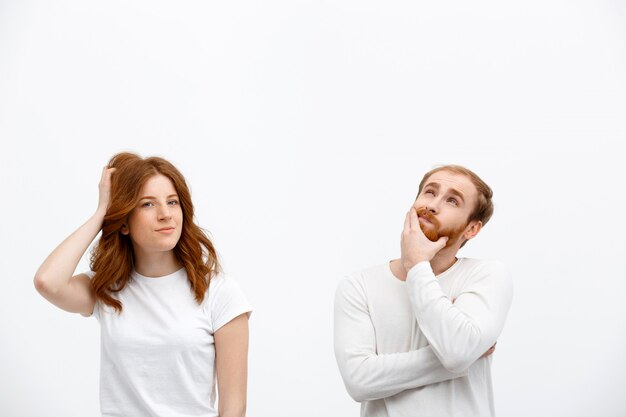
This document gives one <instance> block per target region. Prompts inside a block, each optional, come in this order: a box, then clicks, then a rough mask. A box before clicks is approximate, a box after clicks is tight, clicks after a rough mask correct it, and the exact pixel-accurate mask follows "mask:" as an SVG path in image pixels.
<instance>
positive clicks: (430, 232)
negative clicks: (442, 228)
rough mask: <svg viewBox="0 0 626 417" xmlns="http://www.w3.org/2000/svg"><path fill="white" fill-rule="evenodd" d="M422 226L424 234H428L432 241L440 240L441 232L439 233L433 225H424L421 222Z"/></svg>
mask: <svg viewBox="0 0 626 417" xmlns="http://www.w3.org/2000/svg"><path fill="white" fill-rule="evenodd" d="M420 228H421V229H422V232H423V233H424V236H426V237H427V238H428V240H430V241H431V242H436V241H438V240H439V237H440V236H439V233H437V231H436V230H435V228H434V227H433V226H424V225H423V224H420Z"/></svg>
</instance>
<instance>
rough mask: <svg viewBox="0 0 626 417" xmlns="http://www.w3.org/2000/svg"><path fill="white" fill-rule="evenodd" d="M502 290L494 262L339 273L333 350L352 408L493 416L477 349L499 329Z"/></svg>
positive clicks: (501, 272) (505, 285)
mask: <svg viewBox="0 0 626 417" xmlns="http://www.w3.org/2000/svg"><path fill="white" fill-rule="evenodd" d="M512 295H513V286H512V281H511V279H510V277H509V275H508V273H507V272H506V270H505V268H504V267H503V265H502V264H501V263H499V262H494V261H483V260H477V259H469V258H460V259H459V260H458V261H457V262H456V263H455V264H454V265H452V266H451V267H450V268H448V270H446V271H444V272H443V273H441V274H439V275H437V276H435V274H434V273H433V271H432V269H431V267H430V264H429V263H428V262H422V263H419V264H417V265H416V266H414V267H413V268H412V269H411V270H410V271H409V272H408V276H407V280H406V282H404V281H400V280H399V279H397V278H396V277H395V276H394V275H393V273H392V272H391V269H390V268H389V264H383V265H379V266H376V267H373V268H369V269H366V270H364V271H361V272H358V273H355V274H353V275H351V276H349V277H347V278H346V279H344V280H342V282H341V283H340V284H339V287H338V288H337V293H336V298H335V355H336V358H337V363H338V365H339V370H340V371H341V376H342V377H343V380H344V383H345V385H346V388H347V389H348V392H349V393H350V395H351V396H352V397H353V398H354V399H355V400H356V401H359V402H361V416H362V417H420V416H424V417H469V416H471V417H486V416H493V415H494V414H495V411H494V406H493V389H492V381H491V361H492V356H489V357H487V358H481V356H482V354H483V353H485V352H486V351H487V349H489V347H491V346H492V345H493V344H494V342H495V341H496V340H497V338H498V336H499V335H500V332H501V331H502V329H503V327H504V321H505V318H506V316H507V312H508V310H509V307H510V305H511V300H512ZM452 301H454V303H453V302H452ZM496 354H497V352H496Z"/></svg>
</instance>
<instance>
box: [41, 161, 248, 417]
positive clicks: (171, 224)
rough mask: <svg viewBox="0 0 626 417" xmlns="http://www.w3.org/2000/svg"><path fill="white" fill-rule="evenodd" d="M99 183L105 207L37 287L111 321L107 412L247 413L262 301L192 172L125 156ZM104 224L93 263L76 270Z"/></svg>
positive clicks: (105, 367)
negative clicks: (207, 210) (252, 340)
mask: <svg viewBox="0 0 626 417" xmlns="http://www.w3.org/2000/svg"><path fill="white" fill-rule="evenodd" d="M99 189H100V192H99V204H98V208H97V210H96V212H95V214H94V215H93V216H92V217H91V218H90V219H89V220H88V221H87V222H86V223H85V224H83V225H82V226H81V227H80V228H79V229H78V230H76V231H75V232H74V233H73V234H72V235H70V236H69V237H68V238H67V239H65V240H64V241H63V242H62V243H61V244H60V245H59V246H58V247H57V248H56V249H55V250H54V251H53V252H52V253H51V254H50V255H49V256H48V258H47V259H46V260H45V261H44V262H43V264H42V265H41V267H40V268H39V270H38V271H37V273H36V275H35V287H36V288H37V290H38V291H39V293H41V295H43V296H44V297H45V298H46V299H47V300H48V301H50V302H51V303H53V304H54V305H56V306H57V307H60V308H62V309H63V310H66V311H69V312H74V313H81V314H83V315H86V316H89V315H92V314H93V315H94V316H95V317H96V318H97V319H98V321H99V322H100V325H101V338H102V343H101V345H102V349H101V364H100V368H101V369H100V406H101V411H102V415H103V416H217V415H218V414H219V416H220V417H230V416H237V417H239V416H244V415H245V408H246V383H247V355H248V316H249V314H250V312H251V308H250V305H249V304H248V302H247V300H246V298H245V296H244V295H243V294H242V292H241V290H240V289H239V287H238V286H237V284H236V283H235V282H234V281H233V280H232V278H229V277H228V276H226V275H224V274H223V273H221V272H220V267H219V263H218V259H217V254H216V252H215V249H214V248H213V244H212V243H211V241H210V240H209V239H208V237H207V236H206V235H205V234H204V232H203V231H202V229H200V228H199V227H198V226H197V225H196V224H194V222H193V215H194V213H193V205H192V203H191V196H190V192H189V189H188V187H187V185H186V183H185V180H184V178H183V176H182V175H181V174H180V172H179V171H178V170H177V169H176V168H175V167H174V166H173V165H172V164H171V163H169V162H168V161H166V160H164V159H162V158H157V157H152V158H146V159H142V158H140V157H139V156H137V155H134V154H130V153H120V154H117V155H115V156H114V157H113V158H112V159H111V161H110V162H109V164H108V166H107V167H105V168H104V169H103V171H102V177H101V180H100V185H99ZM100 230H102V236H101V238H100V240H99V242H98V244H97V246H96V247H95V248H94V250H93V253H92V256H91V265H90V266H91V271H89V272H87V273H85V274H78V275H75V276H72V274H73V273H74V270H75V269H76V267H77V265H78V262H79V260H80V258H81V257H82V256H83V254H84V253H85V251H86V250H87V248H88V247H89V245H90V243H91V242H92V241H93V239H94V238H95V237H96V235H97V234H98V233H99V232H100ZM216 383H217V390H218V391H219V402H218V403H219V406H218V409H216V408H215V402H216Z"/></svg>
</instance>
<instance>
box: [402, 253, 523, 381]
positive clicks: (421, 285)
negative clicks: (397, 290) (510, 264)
mask: <svg viewBox="0 0 626 417" xmlns="http://www.w3.org/2000/svg"><path fill="white" fill-rule="evenodd" d="M469 273H470V275H469V276H468V278H467V283H466V284H465V285H464V288H463V291H462V293H461V294H459V296H458V297H457V298H456V300H450V299H449V298H448V297H447V296H446V294H445V293H444V292H443V290H442V288H441V285H440V284H439V282H438V280H437V278H436V277H435V274H434V273H433V271H432V269H431V266H430V264H429V263H428V262H420V263H418V264H417V265H415V266H414V267H413V268H411V269H410V270H409V272H408V276H407V289H408V291H409V298H410V300H411V304H412V306H413V311H414V313H415V316H416V319H417V322H418V325H419V327H420V330H421V331H422V333H423V334H424V336H426V339H428V342H429V343H430V346H431V347H432V349H433V351H434V353H435V354H436V355H437V357H438V358H439V359H440V361H441V363H442V364H443V365H444V366H445V367H446V369H448V370H450V371H453V372H462V371H464V370H467V368H469V367H470V365H472V364H473V363H474V362H475V361H476V360H478V359H479V358H480V357H481V356H482V355H483V354H484V353H485V351H487V349H489V348H490V347H491V346H493V344H494V343H495V342H496V340H497V338H498V336H499V335H500V333H501V332H502V329H503V327H504V321H505V319H506V315H507V313H508V310H509V307H510V305H511V301H512V297H513V284H512V281H511V280H510V278H509V276H508V274H507V272H506V270H505V268H504V266H503V265H502V264H500V263H498V262H486V263H483V264H480V265H477V266H475V267H474V269H473V270H471V271H469ZM453 301H454V302H453Z"/></svg>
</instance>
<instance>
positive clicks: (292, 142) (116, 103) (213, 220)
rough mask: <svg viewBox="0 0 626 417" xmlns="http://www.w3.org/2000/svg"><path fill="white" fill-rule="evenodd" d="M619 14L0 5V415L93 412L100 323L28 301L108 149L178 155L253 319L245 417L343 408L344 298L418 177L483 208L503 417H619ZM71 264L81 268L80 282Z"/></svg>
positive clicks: (450, 6) (350, 5)
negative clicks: (486, 200) (499, 324)
mask: <svg viewBox="0 0 626 417" xmlns="http://www.w3.org/2000/svg"><path fill="white" fill-rule="evenodd" d="M625 22H626V5H625V3H624V2H620V1H599V0H594V1H592V0H589V1H556V0H542V1H533V0H530V1H525V2H515V3H509V2H501V1H478V2H462V1H448V2H422V1H386V2H373V1H347V0H333V1H293V0H290V1H275V0H270V1H266V2H246V1H240V2H185V3H180V2H177V3H165V2H153V1H151V2H115V1H114V2H105V3H102V2H90V1H69V0H68V1H58V2H45V1H36V0H24V1H20V2H17V1H0V140H1V143H2V147H1V154H0V180H1V181H2V182H1V185H2V188H1V190H2V193H3V195H4V198H3V203H2V204H1V205H0V210H1V217H0V231H1V236H2V240H1V241H0V244H1V245H2V251H1V261H0V277H1V278H2V282H3V285H2V290H1V291H0V309H1V314H0V330H1V333H0V334H1V335H2V343H0V416H11V417H13V416H28V417H30V416H39V415H52V416H57V415H63V416H66V417H73V416H76V417H83V416H91V415H98V412H99V405H98V372H99V368H98V364H99V326H98V324H97V321H96V320H95V319H93V318H90V319H86V318H82V317H80V316H79V315H72V314H69V313H66V312H63V311H61V310H59V309H57V308H55V307H54V306H52V305H50V304H48V303H47V302H46V301H45V300H44V299H43V298H41V297H40V296H39V295H38V294H37V293H36V291H35V289H34V287H33V285H32V277H33V275H34V273H35V271H36V270H37V268H38V266H39V265H40V263H41V262H42V261H43V259H44V258H45V257H46V256H47V254H48V253H49V252H50V251H51V250H52V249H53V248H54V247H55V246H56V245H57V244H58V243H59V242H60V241H61V240H62V239H64V238H65V237H66V236H67V235H69V234H70V233H71V232H72V231H73V230H75V229H76V228H77V227H78V226H79V225H80V224H82V222H84V221H85V220H86V219H87V218H88V217H89V216H90V215H91V214H92V213H93V211H94V210H95V207H96V204H97V183H98V179H99V175H100V171H101V167H102V166H103V165H104V164H105V163H106V162H107V160H108V159H109V158H110V156H111V155H113V154H114V153H116V152H119V151H122V150H130V151H134V152H138V153H140V154H141V155H143V156H149V155H160V156H164V157H166V158H168V159H169V160H171V161H172V162H174V163H175V164H176V165H177V166H178V167H179V169H180V170H181V171H182V172H183V173H184V174H185V176H186V178H187V180H188V182H189V184H190V185H191V189H192V194H193V198H194V202H195V204H196V208H197V221H198V223H199V224H200V225H202V226H203V227H204V228H206V229H207V230H209V231H210V233H211V235H212V237H213V239H214V242H215V244H216V245H217V248H218V250H219V252H220V255H221V258H222V261H223V263H224V266H225V269H226V271H227V272H229V273H230V274H232V275H234V276H235V277H236V278H237V279H238V281H239V282H240V284H241V286H242V287H243V288H244V290H245V292H246V293H247V295H248V296H249V298H250V300H251V301H252V303H253V305H254V307H255V313H254V314H253V316H252V319H251V322H250V324H251V347H250V378H249V389H248V392H249V406H248V407H249V410H248V415H249V416H270V415H271V416H277V417H282V416H285V417H286V416H294V415H297V416H299V417H319V416H357V415H358V404H357V403H354V402H353V401H352V400H351V399H350V398H349V397H348V395H347V393H346V391H345V389H344V387H343V384H342V382H341V379H340V376H339V373H338V371H337V369H336V364H335V360H334V356H333V352H332V303H333V296H334V290H335V287H336V284H337V282H338V280H339V279H340V278H341V277H342V276H343V275H345V274H347V273H350V272H353V271H355V270H358V269H361V268H364V267H367V266H371V265H374V264H377V263H381V262H386V261H388V260H389V259H391V258H393V257H395V256H397V255H398V254H399V245H398V242H399V233H400V230H401V226H402V222H403V216H404V213H405V211H406V210H407V208H408V207H409V205H410V204H411V202H412V200H413V198H414V196H415V194H416V191H417V185H418V183H419V181H420V179H421V176H422V174H423V173H424V172H425V171H427V170H428V169H430V168H432V167H433V166H434V165H436V164H441V163H458V164H464V165H467V166H468V167H470V168H472V169H474V170H475V171H476V172H477V173H478V174H479V175H481V176H482V177H483V178H484V179H485V180H486V181H487V182H488V183H489V184H491V185H492V187H493V189H494V191H495V202H496V212H495V215H494V218H493V220H492V221H491V222H490V223H489V225H488V226H487V227H486V228H485V229H483V231H482V232H481V235H480V236H479V237H478V238H477V239H476V240H474V241H472V242H471V244H468V245H467V247H466V248H464V249H463V250H462V254H463V255H464V256H473V257H483V258H495V259H500V260H503V261H504V262H506V263H507V264H508V266H509V268H510V271H511V273H512V275H513V279H514V281H515V285H516V288H515V297H514V302H513V307H512V309H511V312H510V315H509V318H508V321H507V324H506V327H505V330H504V332H503V334H502V336H501V338H500V339H499V342H498V348H497V350H496V353H495V355H494V362H493V374H494V379H495V395H496V408H497V411H498V414H499V415H501V416H519V417H522V416H523V417H526V416H568V417H570V416H589V415H594V416H607V417H618V416H624V415H626V399H625V398H624V395H623V387H624V386H626V355H625V354H624V352H625V351H626V304H625V303H624V302H623V294H624V293H625V292H626V282H625V281H626V274H625V272H624V266H623V257H624V253H625V249H626V247H625V246H626V244H625V243H624V236H625V235H626V226H625V225H624V207H625V206H626V197H625V191H624V179H625V175H624V173H623V169H622V166H623V160H624V150H623V143H624V139H625V138H626V121H625V119H626V77H624V74H626V25H625ZM87 268H88V260H87V257H84V259H83V261H82V262H81V264H80V266H79V270H80V271H82V270H86V269H87Z"/></svg>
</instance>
